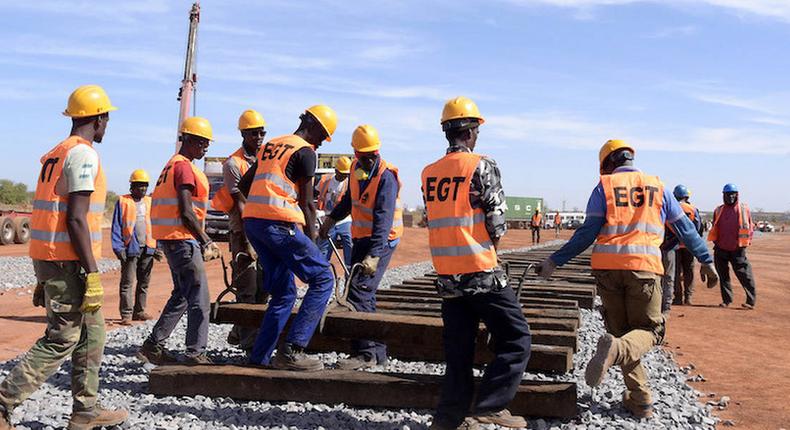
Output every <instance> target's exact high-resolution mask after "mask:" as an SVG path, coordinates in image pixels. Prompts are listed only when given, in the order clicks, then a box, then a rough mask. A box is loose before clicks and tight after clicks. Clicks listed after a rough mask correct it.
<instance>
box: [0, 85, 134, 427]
mask: <svg viewBox="0 0 790 430" xmlns="http://www.w3.org/2000/svg"><path fill="white" fill-rule="evenodd" d="M116 109H117V108H116V107H115V106H113V105H112V103H111V102H110V99H109V97H107V93H105V92H104V89H102V88H101V87H99V86H98V85H84V86H81V87H79V88H77V89H76V90H74V92H73V93H71V96H69V101H68V106H67V108H66V110H65V111H64V112H63V115H65V116H68V117H71V124H72V126H71V133H70V135H69V137H68V138H66V140H64V141H63V142H60V143H59V144H57V145H56V146H55V147H54V148H52V149H51V150H49V152H47V153H46V154H44V155H43V156H42V157H41V171H40V173H39V175H38V177H37V178H36V192H35V196H34V198H33V215H32V219H31V224H30V237H31V240H30V258H32V259H33V269H34V271H35V274H36V280H37V284H36V291H35V293H34V294H33V304H34V305H35V306H42V307H45V308H46V310H47V328H46V331H45V332H44V336H42V337H41V338H40V339H39V340H38V341H36V343H35V344H34V345H33V346H32V347H31V348H30V350H29V351H28V353H27V354H25V355H24V356H23V357H22V358H21V359H20V360H19V362H18V363H17V364H16V366H14V368H13V369H11V371H10V372H9V374H8V376H6V378H5V379H4V380H3V381H2V383H0V430H5V429H11V428H13V427H11V421H10V414H11V412H12V411H13V410H14V408H16V407H17V406H19V405H20V404H21V403H22V402H23V401H25V399H27V398H28V397H30V395H31V394H33V393H34V392H35V391H36V390H37V389H38V388H39V387H41V385H42V384H43V383H44V382H45V381H46V380H47V378H49V377H50V376H51V375H53V374H54V373H55V372H56V371H57V370H58V368H60V364H61V363H63V361H64V360H66V359H67V358H71V366H72V369H71V392H72V398H73V401H74V403H73V405H72V413H71V418H70V419H69V425H68V428H69V429H71V430H81V429H92V428H94V427H99V426H114V425H119V424H121V423H123V422H124V421H126V418H127V417H128V413H127V412H126V411H125V410H120V409H119V410H116V411H110V410H106V409H103V408H102V407H101V406H100V405H99V403H98V401H97V397H98V394H99V367H100V366H101V362H102V356H103V354H104V341H105V331H104V317H103V316H102V312H101V306H102V302H103V299H104V290H103V288H102V285H101V279H100V278H99V269H98V267H97V265H96V259H97V258H98V257H99V256H100V255H101V243H102V231H101V225H102V220H103V215H104V203H105V197H106V192H107V186H106V178H105V176H104V170H103V169H102V166H101V163H100V161H99V155H98V153H97V152H96V150H95V149H94V148H93V142H96V143H101V141H102V139H103V138H104V133H105V131H106V129H107V123H108V121H109V120H110V115H109V112H111V111H114V110H116ZM45 401H47V400H45Z"/></svg>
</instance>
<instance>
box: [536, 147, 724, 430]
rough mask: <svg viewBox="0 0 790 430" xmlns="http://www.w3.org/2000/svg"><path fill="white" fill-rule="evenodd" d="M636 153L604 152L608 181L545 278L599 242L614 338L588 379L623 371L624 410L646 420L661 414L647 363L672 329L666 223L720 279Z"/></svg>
mask: <svg viewBox="0 0 790 430" xmlns="http://www.w3.org/2000/svg"><path fill="white" fill-rule="evenodd" d="M634 154H635V150H634V148H633V147H632V146H631V145H628V144H627V143H625V142H623V141H621V140H609V141H607V142H606V143H605V144H604V145H603V147H601V151H600V153H599V162H600V172H601V180H600V182H599V183H598V185H597V186H596V187H595V189H594V190H593V192H592V195H591V196H590V200H589V202H588V203H587V218H586V220H585V222H584V224H583V225H582V226H581V227H580V228H579V229H578V230H577V231H576V232H575V233H574V235H573V237H572V238H571V240H570V241H569V242H568V243H566V244H565V246H563V247H562V248H561V249H560V250H558V251H557V252H555V253H553V254H552V255H551V256H550V257H548V258H546V259H545V260H544V261H543V262H542V263H541V265H540V267H539V268H538V273H540V275H541V276H542V277H544V278H548V277H550V276H551V274H552V273H553V272H554V269H555V268H556V267H557V266H562V265H563V264H565V263H567V262H568V261H569V260H570V259H571V258H573V257H574V256H576V255H578V254H579V253H581V252H582V251H584V250H585V249H587V248H588V247H589V246H590V245H592V244H593V242H595V246H594V247H593V252H592V269H593V276H594V277H595V279H596V281H597V285H598V294H599V295H600V296H601V300H602V302H603V309H602V313H603V317H604V324H605V326H606V329H607V331H608V334H605V335H604V336H602V337H601V338H600V340H599V341H598V347H597V349H596V351H595V354H594V355H593V357H592V358H591V359H590V361H589V363H587V368H586V369H585V380H586V382H587V385H589V386H591V387H595V386H598V385H600V383H601V382H602V381H603V379H604V377H605V376H606V372H607V369H608V368H609V367H610V366H612V365H618V366H620V368H621V369H622V372H623V379H624V380H625V386H626V390H625V392H624V393H623V406H625V408H626V409H627V410H629V411H630V412H631V413H632V414H633V415H634V416H635V417H637V418H644V417H649V416H651V415H652V414H653V406H652V405H653V399H652V395H651V393H650V389H649V387H648V384H647V373H646V371H645V369H644V367H642V363H641V358H642V356H643V355H644V354H646V353H647V352H648V351H650V350H651V349H652V348H653V346H654V345H659V344H660V343H661V342H662V340H663V338H664V332H665V320H664V318H663V317H662V315H661V287H660V285H659V278H660V277H661V276H662V275H663V274H664V268H663V266H662V264H661V251H660V249H659V247H660V245H661V243H662V241H663V238H664V225H665V224H668V225H670V226H671V227H672V228H673V229H674V232H675V234H677V236H678V237H679V239H680V241H681V242H683V243H684V244H685V245H686V247H687V248H688V249H689V250H690V251H691V253H692V254H694V256H695V257H696V258H697V259H698V260H700V262H701V263H702V267H701V270H700V278H701V279H702V281H703V282H705V281H707V283H708V287H709V288H712V287H714V286H715V285H716V281H717V276H716V272H715V271H714V269H713V264H712V263H713V259H712V258H711V256H710V253H709V252H708V248H707V246H706V244H705V242H704V241H703V240H702V239H701V238H700V236H699V235H698V234H697V231H696V229H695V227H694V225H693V224H692V223H691V221H690V220H689V219H688V217H686V216H685V215H684V214H683V211H682V210H681V208H680V206H679V205H678V203H677V201H676V200H675V199H674V198H673V197H672V195H671V194H670V193H669V190H667V189H665V188H664V184H663V183H662V182H661V181H660V180H659V179H658V177H656V176H650V175H647V174H645V173H642V172H641V171H639V170H638V169H636V168H635V167H634V166H633V160H634Z"/></svg>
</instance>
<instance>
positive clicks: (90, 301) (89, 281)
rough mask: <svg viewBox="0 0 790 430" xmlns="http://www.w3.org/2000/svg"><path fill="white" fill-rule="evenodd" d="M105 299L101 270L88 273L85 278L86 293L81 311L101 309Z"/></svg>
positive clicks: (87, 311)
mask: <svg viewBox="0 0 790 430" xmlns="http://www.w3.org/2000/svg"><path fill="white" fill-rule="evenodd" d="M103 300H104V288H102V286H101V278H100V276H99V272H93V273H88V276H87V277H86V278H85V294H84V295H83V296H82V306H80V312H82V313H90V312H96V311H98V310H99V309H101V305H102V301H103Z"/></svg>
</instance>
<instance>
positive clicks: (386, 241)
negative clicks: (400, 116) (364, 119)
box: [321, 125, 403, 370]
mask: <svg viewBox="0 0 790 430" xmlns="http://www.w3.org/2000/svg"><path fill="white" fill-rule="evenodd" d="M351 146H352V147H353V148H354V156H355V160H354V162H353V164H352V165H351V170H352V171H353V172H354V178H353V179H351V180H350V183H349V187H348V191H347V192H346V193H345V195H344V196H343V199H342V200H341V201H340V203H339V204H338V205H337V206H336V207H335V209H334V210H333V211H332V213H331V214H329V216H328V217H327V219H326V222H324V225H323V226H322V227H321V237H322V238H327V237H328V233H329V231H331V229H332V228H333V227H334V225H335V223H336V222H337V221H339V220H342V219H344V218H346V217H347V216H348V215H349V213H350V214H351V220H352V221H351V237H352V238H353V242H354V246H353V252H352V255H351V264H352V265H353V264H357V263H359V264H361V265H362V269H361V270H360V272H358V273H355V274H352V275H353V278H352V279H351V286H350V290H349V292H348V302H349V303H350V304H351V305H352V306H353V307H354V309H356V310H357V311H358V312H376V290H378V287H379V282H381V278H382V277H383V276H384V272H386V271H387V266H389V264H390V259H391V258H392V253H393V252H395V247H396V246H397V245H398V243H399V242H400V238H401V236H403V207H402V206H401V202H400V188H401V184H400V179H398V168H397V167H395V166H393V165H392V164H390V163H388V162H386V161H384V159H383V158H381V156H380V155H379V149H380V148H381V140H380V139H379V133H378V131H376V129H375V128H373V126H371V125H361V126H359V127H357V128H356V130H354V134H353V135H352V136H351ZM351 348H352V354H351V358H349V359H343V360H339V362H338V365H339V366H338V367H340V368H341V369H348V370H353V369H361V368H366V367H371V366H375V365H376V364H386V363H387V347H386V345H384V344H383V343H380V342H376V341H373V340H365V339H355V340H353V341H352V343H351Z"/></svg>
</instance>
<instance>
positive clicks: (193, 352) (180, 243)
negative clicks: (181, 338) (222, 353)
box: [148, 240, 210, 356]
mask: <svg viewBox="0 0 790 430" xmlns="http://www.w3.org/2000/svg"><path fill="white" fill-rule="evenodd" d="M159 243H160V244H161V245H162V248H163V250H164V252H165V256H166V257H167V264H168V265H169V266H170V273H171V274H172V276H173V292H172V293H171V294H170V299H168V301H167V304H165V308H164V309H162V314H161V315H160V317H159V321H157V322H156V325H155V326H154V329H153V330H152V331H151V335H150V336H148V341H149V342H151V343H153V344H156V345H160V346H162V345H164V342H165V340H167V338H168V337H170V334H171V333H173V329H175V328H176V324H178V321H179V320H180V319H181V316H183V315H184V312H186V313H187V336H186V346H187V351H186V354H187V355H188V356H197V355H200V354H202V353H203V352H205V350H206V342H208V323H209V304H210V301H209V297H208V281H207V280H206V270H205V268H204V266H203V254H202V253H201V252H200V246H199V245H198V243H197V242H196V241H194V240H160V241H159Z"/></svg>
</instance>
